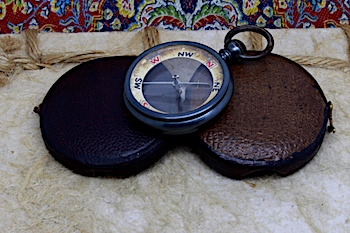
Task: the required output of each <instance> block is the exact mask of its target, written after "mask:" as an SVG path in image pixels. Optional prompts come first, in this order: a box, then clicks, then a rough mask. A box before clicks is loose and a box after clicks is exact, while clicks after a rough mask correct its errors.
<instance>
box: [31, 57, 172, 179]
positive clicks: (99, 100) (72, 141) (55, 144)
mask: <svg viewBox="0 0 350 233" xmlns="http://www.w3.org/2000/svg"><path fill="white" fill-rule="evenodd" d="M134 59H135V57H114V58H103V59H97V60H94V61H90V62H86V63H83V64H81V65H79V66H76V67H75V68H73V69H72V70H70V71H69V72H67V73H66V74H64V75H63V76H62V77H61V78H60V79H59V80H58V81H57V82H56V83H55V84H54V85H53V86H52V88H51V89H50V90H49V92H48V93H47V95H46V97H45V99H44V100H43V102H42V104H41V105H40V108H39V110H38V112H39V114H40V126H41V131H42V136H43V139H44V141H45V144H46V147H47V148H48V150H49V152H50V153H51V154H52V156H53V157H54V158H55V159H56V160H58V161H59V162H60V163H62V164H63V165H64V166H66V167H68V168H69V169H72V170H73V171H74V172H76V173H79V174H82V175H88V176H97V175H113V176H118V177H127V176H130V175H134V174H137V173H138V172H140V171H142V170H143V169H145V168H147V167H149V166H150V165H152V164H153V163H154V162H155V161H156V160H158V158H159V157H160V156H162V155H163V154H164V153H165V152H166V151H167V150H168V149H169V143H168V140H167V138H166V137H165V136H164V135H163V134H162V133H161V132H158V131H156V130H153V129H150V128H148V127H147V126H145V125H144V124H142V123H140V122H138V121H137V120H136V119H134V118H133V116H132V115H131V114H129V112H128V111H127V109H126V107H125V106H124V100H123V83H124V78H125V74H126V71H127V69H128V68H129V66H130V65H131V63H132V61H133V60H134Z"/></svg>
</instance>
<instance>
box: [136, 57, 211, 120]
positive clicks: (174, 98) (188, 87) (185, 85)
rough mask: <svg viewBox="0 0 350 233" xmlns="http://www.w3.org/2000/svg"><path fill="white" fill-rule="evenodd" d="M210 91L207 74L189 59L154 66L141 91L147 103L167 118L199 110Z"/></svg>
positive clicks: (208, 73)
mask: <svg viewBox="0 0 350 233" xmlns="http://www.w3.org/2000/svg"><path fill="white" fill-rule="evenodd" d="M212 89H213V78H212V75H211V73H210V71H209V70H208V69H207V67H206V66H204V65H203V64H202V63H200V62H199V61H196V60H194V59H189V58H172V59H168V60H165V61H163V62H161V63H159V64H157V65H156V66H154V67H153V68H152V69H151V70H150V71H149V72H148V74H147V75H146V77H145V78H144V80H143V87H142V90H143V95H144V97H145V99H146V100H147V102H148V103H149V104H150V105H152V106H153V107H154V108H156V109H158V110H160V111H162V112H166V113H169V114H176V113H184V112H188V111H192V110H195V109H197V108H199V107H200V106H201V105H202V104H203V103H204V102H205V101H206V100H207V99H208V97H209V95H210V93H211V91H212Z"/></svg>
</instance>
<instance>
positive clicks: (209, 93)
mask: <svg viewBox="0 0 350 233" xmlns="http://www.w3.org/2000/svg"><path fill="white" fill-rule="evenodd" d="M242 31H256V32H258V33H260V34H262V35H263V36H264V37H265V38H266V39H267V40H268V46H267V47H266V48H265V50H264V51H262V52H260V53H258V55H254V56H247V55H246V49H245V46H244V44H243V43H242V42H240V41H237V40H230V38H231V37H233V36H234V35H235V34H237V33H239V32H242ZM228 38H229V39H228ZM272 47H273V40H272V36H271V35H270V34H269V33H268V32H267V31H266V30H264V29H261V28H258V27H255V26H245V27H243V28H242V27H239V28H237V29H236V30H235V29H233V30H231V31H230V32H229V33H228V35H227V36H226V38H225V49H223V50H221V51H220V52H219V53H217V52H216V51H215V50H213V49H211V48H210V47H208V46H205V45H203V44H200V43H196V42H189V41H174V42H168V43H164V44H160V45H158V46H155V47H153V48H151V49H149V50H147V51H145V52H144V53H142V54H141V55H140V56H139V57H137V59H136V60H135V61H134V62H133V63H132V65H131V66H130V68H129V70H128V71H127V74H126V78H125V82H124V100H125V104H126V106H127V108H128V109H129V111H130V112H131V113H132V114H133V115H134V116H135V117H136V118H137V119H139V120H140V121H142V122H144V123H146V124H148V125H150V126H153V127H154V128H156V129H160V130H162V131H164V132H165V133H168V134H186V133H191V132H193V131H196V130H197V129H198V127H200V126H201V125H203V124H205V123H207V122H209V121H210V120H212V119H213V118H215V117H216V116H217V115H218V114H219V113H220V112H221V111H222V110H223V109H224V108H225V106H226V105H227V104H228V102H229V101H230V99H231V96H232V93H233V87H234V81H233V74H231V72H230V70H229V67H228V66H229V65H230V64H231V63H232V61H233V62H239V60H240V59H259V58H262V57H263V56H265V55H267V54H268V53H269V52H270V51H271V50H272Z"/></svg>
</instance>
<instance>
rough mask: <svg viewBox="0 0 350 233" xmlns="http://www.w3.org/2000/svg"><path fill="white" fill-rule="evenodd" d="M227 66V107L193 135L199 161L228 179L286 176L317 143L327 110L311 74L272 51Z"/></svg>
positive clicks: (304, 161) (319, 142) (322, 132)
mask: <svg viewBox="0 0 350 233" xmlns="http://www.w3.org/2000/svg"><path fill="white" fill-rule="evenodd" d="M230 70H231V72H232V76H233V77H234V81H235V90H234V94H233V97H232V99H231V101H230V103H229V106H228V108H227V109H226V111H225V112H224V113H223V115H222V116H221V118H219V119H218V120H217V121H216V122H215V123H214V124H212V125H211V126H210V127H208V128H206V129H205V130H202V131H201V132H200V134H199V137H198V144H199V145H198V146H197V147H198V148H197V151H198V152H199V153H200V154H201V155H202V156H203V159H204V161H206V162H207V163H208V164H209V165H211V166H213V167H214V168H215V169H217V170H220V171H221V172H222V173H225V174H226V175H228V176H234V177H241V176H244V175H246V174H249V173H251V172H255V171H258V170H259V171H260V170H274V171H277V172H280V173H282V174H289V173H291V172H293V171H295V170H296V169H298V168H300V167H301V166H302V165H304V164H305V163H306V162H307V161H309V160H310V159H311V158H312V157H313V155H314V154H315V153H316V152H317V150H318V148H319V145H320V144H321V142H322V139H323V135H324V132H325V124H326V122H327V117H326V115H327V114H328V111H326V110H327V108H326V99H325V97H324V95H323V93H322V91H321V89H320V87H319V86H318V84H317V83H316V81H315V80H314V79H313V78H312V77H311V75H309V74H308V73H307V72H306V71H305V70H304V69H303V68H302V67H300V66H299V65H297V64H295V63H294V62H291V61H290V60H287V59H285V58H283V57H280V56H278V55H272V54H271V55H269V56H268V57H266V58H265V59H263V60H259V61H254V62H245V63H243V64H239V65H232V66H231V67H230ZM315 142H316V143H315ZM240 165H242V166H240Z"/></svg>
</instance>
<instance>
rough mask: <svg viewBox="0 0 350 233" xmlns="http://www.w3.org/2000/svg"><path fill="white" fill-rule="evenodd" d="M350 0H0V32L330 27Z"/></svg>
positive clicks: (344, 17) (345, 14)
mask: <svg viewBox="0 0 350 233" xmlns="http://www.w3.org/2000/svg"><path fill="white" fill-rule="evenodd" d="M349 12H350V0H273V1H272V0H239V1H238V0H232V1H228V0H214V1H206V0H159V1H155V0H46V1H45V0H44V1H39V0H29V1H25V0H0V33H2V34H4V33H19V32H21V31H23V30H26V29H29V28H32V29H39V30H40V31H48V32H98V31H132V30H135V29H140V28H143V27H145V26H158V27H162V28H166V29H179V30H198V29H208V30H210V29H229V28H233V27H235V26H239V25H245V24H251V25H258V26H261V27H266V28H310V27H316V28H329V27H337V26H338V25H340V24H349V15H350V13H349Z"/></svg>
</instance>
